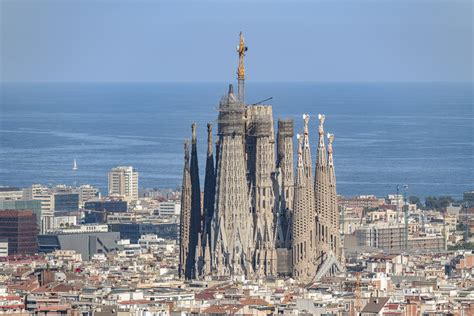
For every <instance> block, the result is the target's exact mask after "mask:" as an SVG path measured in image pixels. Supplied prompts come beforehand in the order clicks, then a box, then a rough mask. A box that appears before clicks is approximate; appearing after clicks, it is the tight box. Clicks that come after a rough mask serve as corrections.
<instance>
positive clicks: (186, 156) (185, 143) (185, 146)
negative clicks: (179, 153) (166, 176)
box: [184, 139, 189, 163]
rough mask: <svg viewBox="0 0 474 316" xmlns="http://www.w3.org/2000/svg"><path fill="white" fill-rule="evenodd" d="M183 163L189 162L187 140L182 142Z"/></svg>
mask: <svg viewBox="0 0 474 316" xmlns="http://www.w3.org/2000/svg"><path fill="white" fill-rule="evenodd" d="M184 161H185V162H186V163H188V162H189V140H188V139H185V140H184Z"/></svg>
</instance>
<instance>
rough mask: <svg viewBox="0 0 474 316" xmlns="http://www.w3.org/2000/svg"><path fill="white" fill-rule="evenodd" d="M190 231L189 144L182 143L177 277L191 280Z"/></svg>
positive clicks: (186, 141) (186, 142)
mask: <svg viewBox="0 0 474 316" xmlns="http://www.w3.org/2000/svg"><path fill="white" fill-rule="evenodd" d="M190 230H191V173H190V169H189V142H188V140H185V141H184V168H183V182H182V186H181V212H180V217H179V268H178V270H179V271H178V272H179V277H180V278H186V279H190V278H191V271H189V269H188V267H189V261H188V256H189V233H190Z"/></svg>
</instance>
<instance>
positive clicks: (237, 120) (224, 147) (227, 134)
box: [212, 85, 253, 278]
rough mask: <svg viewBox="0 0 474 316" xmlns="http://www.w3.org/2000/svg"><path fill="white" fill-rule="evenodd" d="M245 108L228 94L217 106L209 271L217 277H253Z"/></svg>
mask: <svg viewBox="0 0 474 316" xmlns="http://www.w3.org/2000/svg"><path fill="white" fill-rule="evenodd" d="M244 111H245V108H244V105H243V103H242V102H240V101H239V100H238V99H237V98H236V97H235V96H234V94H233V89H232V85H231V86H229V93H228V94H227V95H226V96H225V97H223V98H222V99H221V102H220V104H219V118H218V122H219V129H218V136H219V150H218V152H219V157H218V158H217V162H218V164H217V178H216V201H215V206H216V208H215V210H214V217H213V220H212V226H213V227H214V234H213V236H212V238H213V251H212V254H213V256H212V262H213V266H212V270H213V271H214V273H215V274H216V275H218V276H229V275H230V276H233V275H245V276H246V277H247V278H250V277H251V276H252V275H253V267H252V254H253V240H252V231H253V223H252V216H251V213H250V212H249V209H250V205H249V200H248V191H247V181H246V166H245V156H244V126H245V124H244Z"/></svg>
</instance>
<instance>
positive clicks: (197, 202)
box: [189, 123, 202, 277]
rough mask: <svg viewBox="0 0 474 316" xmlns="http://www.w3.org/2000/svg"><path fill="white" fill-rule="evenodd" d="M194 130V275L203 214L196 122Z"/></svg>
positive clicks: (192, 210) (192, 165)
mask: <svg viewBox="0 0 474 316" xmlns="http://www.w3.org/2000/svg"><path fill="white" fill-rule="evenodd" d="M191 130H192V148H191V170H190V172H191V232H190V235H189V254H190V261H191V262H190V266H191V267H192V271H193V272H192V277H194V275H195V273H196V271H194V267H195V266H196V262H195V261H196V259H197V258H196V247H197V246H198V239H199V234H200V233H201V231H202V214H201V189H200V183H199V166H198V157H197V138H196V124H195V123H193V124H192V125H191Z"/></svg>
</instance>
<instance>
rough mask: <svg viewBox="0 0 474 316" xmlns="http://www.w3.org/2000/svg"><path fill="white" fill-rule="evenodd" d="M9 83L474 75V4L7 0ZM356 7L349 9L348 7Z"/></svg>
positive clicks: (455, 78) (3, 2) (466, 78)
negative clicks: (240, 47) (242, 72)
mask: <svg viewBox="0 0 474 316" xmlns="http://www.w3.org/2000/svg"><path fill="white" fill-rule="evenodd" d="M0 6H1V8H0V9H1V10H0V17H1V19H0V20H1V22H0V27H1V30H0V34H1V42H0V44H1V45H0V46H1V48H0V53H1V54H0V56H1V57H0V69H1V70H0V77H1V78H0V80H1V82H22V81H27V82H40V81H45V82H230V81H233V80H235V76H236V75H235V72H236V67H237V56H236V52H235V47H236V45H237V43H238V34H239V32H240V31H243V32H244V35H245V38H246V43H247V46H248V47H249V51H248V53H247V56H246V69H247V80H248V82H472V80H473V73H472V69H473V57H472V56H473V48H472V46H473V45H472V38H473V30H472V1H469V0H454V1H444V0H406V1H395V0H385V1H370V0H361V1H327V0H322V1H315V2H308V1H277V2H272V3H271V5H268V1H255V2H250V1H202V2H192V1H169V0H159V1H148V0H141V1H131V0H118V1H106V0H99V1H92V0H74V1H56V0H22V1H12V0H0ZM348 12H349V13H348Z"/></svg>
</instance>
